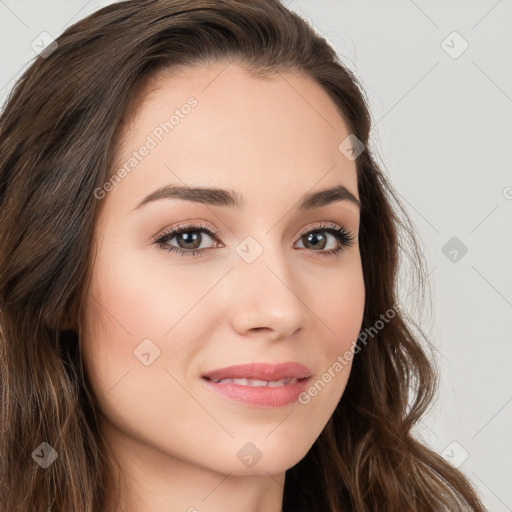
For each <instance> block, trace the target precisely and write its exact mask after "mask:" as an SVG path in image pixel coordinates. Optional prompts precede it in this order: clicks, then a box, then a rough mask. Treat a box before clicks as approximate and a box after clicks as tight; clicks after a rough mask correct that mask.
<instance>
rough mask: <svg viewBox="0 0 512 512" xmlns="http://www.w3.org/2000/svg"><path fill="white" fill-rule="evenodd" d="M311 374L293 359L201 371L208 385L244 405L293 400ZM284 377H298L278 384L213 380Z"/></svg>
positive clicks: (278, 403)
mask: <svg viewBox="0 0 512 512" xmlns="http://www.w3.org/2000/svg"><path fill="white" fill-rule="evenodd" d="M311 375H312V374H311V371H310V370H309V368H307V367H306V366H304V365H302V364H299V363H295V362H287V363H280V364H269V363H252V364H244V365H237V366H229V367H226V368H220V369H218V370H214V371H211V372H208V373H207V374H204V375H202V376H201V377H202V378H201V380H202V382H203V383H204V384H205V385H206V386H207V388H208V389H210V390H212V391H214V392H216V393H218V394H219V395H222V396H224V397H226V398H228V399H229V400H235V401H238V402H240V403H242V404H244V405H247V406H256V407H265V408H270V407H282V406H285V405H288V404H291V403H293V402H296V401H297V399H298V397H299V395H300V394H301V393H302V392H303V391H305V389H306V388H307V386H308V384H309V381H310V380H311ZM286 377H288V378H294V379H297V380H296V382H294V383H290V384H282V385H279V386H269V385H266V386H250V385H243V384H235V383H234V382H215V381H214V380H219V379H257V380H264V381H277V380H281V379H284V378H286ZM212 379H214V380H212Z"/></svg>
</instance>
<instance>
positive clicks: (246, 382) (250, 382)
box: [204, 377, 307, 388]
mask: <svg viewBox="0 0 512 512" xmlns="http://www.w3.org/2000/svg"><path fill="white" fill-rule="evenodd" d="M204 379H206V380H208V381H210V382H214V383H215V384H223V383H225V382H231V383H233V384H237V385H238V386H255V387H261V386H269V387H271V388H275V387H277V386H288V385H290V384H295V383H296V382H298V381H302V380H306V379H307V377H305V378H303V379H297V378H296V377H285V378H284V379H280V380H259V379H210V378H209V377H204Z"/></svg>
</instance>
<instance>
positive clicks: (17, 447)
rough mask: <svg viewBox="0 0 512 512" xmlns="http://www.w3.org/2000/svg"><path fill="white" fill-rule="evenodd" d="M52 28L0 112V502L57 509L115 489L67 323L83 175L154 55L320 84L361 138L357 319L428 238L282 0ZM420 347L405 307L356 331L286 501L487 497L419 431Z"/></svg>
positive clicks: (85, 218) (172, 63)
mask: <svg viewBox="0 0 512 512" xmlns="http://www.w3.org/2000/svg"><path fill="white" fill-rule="evenodd" d="M56 43H57V44H56V45H54V46H53V47H51V48H49V50H48V51H47V53H46V54H43V55H42V56H39V57H38V58H36V59H35V61H34V62H33V63H32V65H31V66H30V67H29V69H27V70H26V71H25V72H24V74H23V75H22V76H21V78H20V79H19V80H18V81H17V83H16V84H15V87H14V88H13V90H12V91H11V94H10V95H9V97H8V100H7V102H6V104H5V107H4V110H3V112H2V114H1V116H0V236H1V244H0V371H1V374H0V387H1V405H0V425H1V434H0V457H1V459H0V461H1V474H0V500H1V501H2V503H3V505H2V510H4V511H6V512H17V511H23V512H25V511H26V510H32V511H35V512H39V511H41V512H44V511H46V509H47V506H48V504H49V503H52V501H53V502H54V503H53V509H52V510H54V511H73V512H99V511H101V510H106V504H107V501H106V500H107V495H108V494H109V493H110V492H111V491H112V490H113V489H118V487H116V486H117V483H118V482H117V480H116V478H114V476H115V475H116V465H115V461H114V460H113V458H112V456H111V455H112V454H111V452H110V451H109V450H108V446H107V445H106V443H105V442H104V439H103V437H102V434H101V431H100V430H99V428H98V424H99V423H98V416H99V409H98V407H97V402H96V399H95V397H94V396H93V395H92V393H91V392H90V387H89V385H88V380H87V375H86V374H85V372H84V370H83V365H82V358H81V352H80V335H79V332H76V331H75V330H72V329H70V328H66V325H68V324H67V322H68V321H69V318H71V317H72V315H80V314H81V311H82V305H83V304H84V298H85V296H86V294H87V289H88V284H89V279H90V275H91V270H92V266H93V260H94V254H93V249H92V233H93V226H94V223H95V221H96V219H97V212H98V208H99V206H100V201H99V200H98V199H97V197H96V196H95V194H94V191H95V190H96V189H97V188H98V187H101V186H102V184H104V183H105V182H106V181H107V180H108V179H109V177H110V176H111V174H112V171H113V169H112V164H113V161H114V155H115V150H116V147H118V144H119V140H120V133H122V127H123V123H124V121H126V119H127V117H128V115H129V114H130V113H131V112H132V110H133V108H134V106H135V104H136V100H137V98H138V93H139V92H140V91H141V88H142V87H143V84H145V83H147V81H148V80H149V79H150V78H151V77H155V76H156V75H157V74H158V73H160V72H162V71H163V70H170V71H171V72H173V71H175V70H177V69H178V68H179V67H186V66H191V65H201V64H203V63H207V62H226V63H228V62H232V61H236V62H237V63H239V64H241V65H243V66H244V67H245V69H246V70H247V71H248V72H250V73H252V74H254V75H255V76H259V77H265V76H272V75H275V74H276V73H279V72H280V71H290V70H291V71H295V72H297V73H301V74H302V75H303V76H306V77H309V78H312V79H313V80H315V81H316V82H317V83H318V84H320V85H321V86H322V87H323V89H324V90H325V91H326V92H327V93H328V94H329V96H330V98H331V99H332V100H333V102H334V103H335V104H336V106H337V107H338V109H339V112H340V114H341V116H342V117H343V119H344V121H345V123H346V125H347V127H348V129H349V133H351V134H354V135H355V136H356V137H357V138H358V139H359V140H360V141H362V143H363V144H364V145H365V150H364V151H363V152H362V153H361V154H360V155H359V156H358V157H357V159H356V165H357V175H358V190H359V194H360V200H361V205H362V209H361V221H360V233H359V244H360V250H361V258H362V266H363V274H364V282H365V291H366V304H365V310H364V318H363V324H362V331H365V332H366V331H368V330H369V329H370V328H371V327H372V326H374V324H375V323H376V321H377V320H379V318H381V315H382V314H383V313H384V312H386V311H388V310H389V309H390V308H391V307H392V306H393V305H395V304H397V302H398V296H397V277H398V274H397V272H398V268H399V263H400V262H399V260H400V259H401V257H402V255H403V254H406V253H407V254H409V255H410V257H411V258H412V260H411V261H414V266H413V269H415V275H416V277H417V280H418V283H419V284H420V286H419V287H418V291H419V293H424V286H422V284H424V282H425V271H424V263H423V261H422V257H421V251H420V250H419V248H418V247H419V246H418V242H417V241H416V240H415V237H414V232H413V229H412V225H411V223H410V221H409V219H408V217H407V215H406V213H405V210H404V209H403V208H402V206H401V204H400V201H399V200H398V198H397V194H396V193H395V192H394V191H393V189H392V187H391V185H390V184H389V182H388V181H387V179H386V177H385V176H384V174H383V172H382V171H381V170H380V169H379V167H378V165H377V164H376V162H375V157H374V156H373V155H372V151H371V147H370V141H369V133H370V127H371V116H370V112H369V109H368V106H367V101H366V100H365V97H364V93H363V92H362V88H361V86H360V85H359V83H358V80H357V78H356V77H355V76H354V74H353V73H352V72H351V71H350V70H349V69H347V68H346V67H345V66H344V65H343V64H342V63H341V61H340V60H339V58H338V57H337V55H336V54H335V52H334V50H333V49H332V48H331V47H330V46H329V44H328V43H327V42H326V41H325V40H324V39H323V38H322V37H320V36H319V35H317V34H316V33H315V32H314V31H313V29H312V28H311V27H310V26H309V25H308V23H307V22H306V21H304V20H303V19H302V18H301V17H299V16H298V15H296V14H295V13H293V12H291V11H289V10H288V9H286V8H285V7H284V6H283V5H282V4H281V3H279V2H278V1H277V0H166V1H156V0H155V1H151V0H142V1H141V0H128V1H124V2H118V3H114V4H111V5H109V6H107V7H105V8H103V9H101V10H99V11H97V12H95V13H94V14H92V15H90V16H88V17H87V18H85V19H83V20H82V21H79V22H78V23H76V24H75V25H73V26H71V27H70V28H68V29H67V30H66V31H65V32H64V33H63V34H62V35H61V36H60V37H58V39H57V41H56ZM340 142H341V141H340ZM78 331H79V330H78ZM368 332H370V331H368ZM361 340H362V338H360V339H359V341H361ZM431 348H432V347H431V345H430V344H429V342H428V340H427V339H426V337H425V336H424V335H423V334H422V332H421V329H419V328H417V326H416V324H415V322H413V321H412V320H410V319H409V316H408V315H407V314H406V313H405V312H404V311H402V310H400V309H398V310H396V313H395V314H394V315H393V317H392V318H388V321H387V322H386V325H385V327H384V328H382V329H380V330H379V332H378V333H377V334H374V335H373V334H372V336H370V337H369V338H368V340H365V343H364V345H362V344H358V345H357V346H356V350H355V351H356V352H357V354H356V355H355V356H354V360H353V366H352V371H351V375H350V378H349V381H348V384H347V386H346V389H345V391H344V394H343V396H342V399H341V401H340V402H339V405H338V406H337V408H336V410H335V412H334V414H333V415H332V417H331V418H330V420H329V422H328V423H327V425H326V427H325V429H324V430H323V432H322V434H321V435H320V437H319V438H318V439H317V441H316V442H315V443H314V445H313V446H312V448H311V449H310V450H309V452H308V453H307V454H306V455H305V457H304V458H303V459H302V460H301V461H300V462H299V463H298V464H297V465H295V466H294V467H292V468H290V469H289V470H288V471H287V473H286V480H285V488H284V499H283V509H284V510H285V511H286V512H300V511H307V512H314V511H318V512H327V511H331V512H341V511H348V510H350V511H357V512H363V511H366V512H374V511H376V510H379V511H380V512H384V511H390V512H391V511H393V512H397V511H408V512H410V511H420V512H423V511H424V512H427V511H428V512H434V511H440V510H450V511H466V510H471V511H483V510H484V507H483V505H482V504H481V502H480V500H479V498H478V496H477V494H476V492H475V491H474V489H473V488H472V486H471V484H470V483H469V481H468V480H467V479H466V477H465V476H464V475H463V473H462V472H461V471H459V470H457V469H455V468H454V467H453V466H451V465H450V464H449V463H447V462H446V461H445V460H444V459H443V458H442V457H440V456H439V455H438V454H437V453H435V452H434V451H433V450H431V449H429V448H428V447H427V446H425V445H424V444H422V443H420V442H419V441H417V440H416V439H415V438H414V437H413V433H412V429H413V427H414V426H415V425H416V424H417V423H418V421H419V419H420V417H421V416H422V415H423V413H424V412H425V411H426V410H427V408H428V406H429V405H430V404H431V402H432V400H433V397H434V396H435V391H436V386H437V380H436V379H437V377H436V375H437V374H436V372H435V370H434V368H435V366H434V363H433V361H434V359H432V358H430V357H428V356H427V350H428V351H429V352H431ZM431 359H432V361H431ZM43 442H46V443H48V445H49V447H52V448H53V449H54V450H55V452H56V453H57V454H58V458H57V459H56V460H55V461H54V462H53V463H52V464H50V465H49V467H47V468H42V467H41V466H40V465H39V464H36V463H35V460H36V457H37V454H43V453H44V454H48V453H50V452H49V450H50V448H49V447H48V446H46V445H43V446H40V445H41V443H43ZM37 450H39V451H37ZM41 450H42V451H41ZM34 452H36V453H35V455H34ZM117 469H118V468H117Z"/></svg>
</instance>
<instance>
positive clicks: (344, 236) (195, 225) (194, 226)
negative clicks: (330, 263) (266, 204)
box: [151, 221, 358, 258]
mask: <svg viewBox="0 0 512 512" xmlns="http://www.w3.org/2000/svg"><path fill="white" fill-rule="evenodd" d="M187 231H203V232H206V234H207V235H208V236H209V237H210V238H212V239H214V240H215V241H216V242H217V243H220V244H221V247H224V244H223V243H222V242H221V241H220V240H219V236H218V235H219V230H218V229H216V228H215V227H213V226H211V225H210V224H205V223H204V222H203V221H199V222H194V221H190V222H189V223H185V224H183V223H180V224H179V225H177V226H173V227H171V228H168V229H166V230H165V231H163V232H160V233H159V234H158V235H156V236H155V237H153V238H152V239H151V240H152V242H151V243H152V244H154V245H157V246H158V247H159V248H160V249H162V250H166V251H167V252H170V253H177V254H179V255H180V256H184V255H187V256H196V255H200V256H203V255H205V254H206V253H208V252H209V251H210V250H211V249H214V247H211V248H206V249H184V248H180V247H172V246H169V247H165V248H164V247H163V245H165V243H166V242H162V240H163V239H164V238H166V237H167V236H170V235H173V236H171V238H170V239H172V238H174V237H175V236H177V235H179V234H180V233H182V232H187ZM322 231H324V232H326V233H330V234H331V236H334V237H335V238H336V239H337V241H338V244H339V245H338V247H337V248H336V249H331V250H329V251H315V250H313V249H306V251H307V252H312V253H313V254H314V256H315V257H319V258H324V257H325V258H329V257H336V256H338V254H339V253H340V252H342V251H343V248H344V247H345V248H347V247H351V246H352V245H353V244H354V242H356V241H357V240H358V236H357V233H356V234H355V235H354V234H352V233H351V232H350V231H349V230H347V229H345V227H344V226H342V225H339V224H337V223H335V222H330V221H327V222H326V221H324V222H320V224H318V223H316V224H315V223H313V225H311V224H309V225H307V226H305V227H304V228H303V229H302V230H301V231H300V233H299V234H298V235H297V237H298V241H300V240H301V239H302V237H303V236H304V235H306V234H308V233H315V232H322ZM295 243H296V242H294V243H293V246H295ZM217 247H218V246H217Z"/></svg>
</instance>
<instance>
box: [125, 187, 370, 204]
mask: <svg viewBox="0 0 512 512" xmlns="http://www.w3.org/2000/svg"><path fill="white" fill-rule="evenodd" d="M162 199H182V200H185V201H193V202H196V203H203V204H209V205H212V206H223V207H228V208H235V209H239V210H241V209H243V207H244V200H243V198H242V196H240V195H239V194H238V193H237V192H236V191H234V190H226V189H222V188H206V187H189V186H184V185H177V184H171V185H165V186H163V187H161V188H159V189H157V190H155V191H154V192H152V193H151V194H149V195H148V196H146V197H145V198H144V199H143V200H142V201H141V202H140V203H139V204H138V205H137V206H136V207H135V208H134V209H133V210H137V209H138V208H140V207H141V206H143V205H145V204H147V203H150V202H153V201H159V200H162ZM338 201H349V202H351V203H353V204H355V205H357V207H358V208H360V207H361V205H360V202H359V200H358V199H357V198H356V197H355V195H354V194H353V193H352V192H350V190H348V189H347V188H346V187H344V186H343V185H337V186H335V187H332V188H326V189H324V190H320V191H318V192H310V193H308V194H305V195H304V196H303V197H302V198H301V199H300V200H299V204H298V206H297V209H299V210H311V209H313V208H320V207H322V206H327V205H329V204H332V203H335V202H338Z"/></svg>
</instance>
